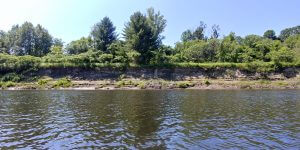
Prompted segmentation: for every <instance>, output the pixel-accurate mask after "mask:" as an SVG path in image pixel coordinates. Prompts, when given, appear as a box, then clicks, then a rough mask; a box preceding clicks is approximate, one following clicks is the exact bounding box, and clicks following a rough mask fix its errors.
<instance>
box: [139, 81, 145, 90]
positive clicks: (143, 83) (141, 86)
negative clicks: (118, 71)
mask: <svg viewBox="0 0 300 150" xmlns="http://www.w3.org/2000/svg"><path fill="white" fill-rule="evenodd" d="M138 87H139V88H140V89H146V84H145V82H139V84H138Z"/></svg>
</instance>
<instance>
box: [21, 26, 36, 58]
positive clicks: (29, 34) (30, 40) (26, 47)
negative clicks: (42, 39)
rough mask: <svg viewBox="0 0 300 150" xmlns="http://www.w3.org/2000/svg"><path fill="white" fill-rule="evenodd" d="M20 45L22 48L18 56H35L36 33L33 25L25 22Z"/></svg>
mask: <svg viewBox="0 0 300 150" xmlns="http://www.w3.org/2000/svg"><path fill="white" fill-rule="evenodd" d="M19 36H20V37H19V41H18V42H19V43H18V45H19V46H20V47H21V49H19V51H16V54H18V55H34V53H35V52H34V48H35V40H36V33H35V28H34V26H33V24H32V23H30V22H25V23H24V24H22V26H21V28H20V30H19Z"/></svg>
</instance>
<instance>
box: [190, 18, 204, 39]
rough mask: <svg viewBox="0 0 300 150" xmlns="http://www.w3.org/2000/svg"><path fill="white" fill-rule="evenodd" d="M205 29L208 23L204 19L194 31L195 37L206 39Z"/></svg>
mask: <svg viewBox="0 0 300 150" xmlns="http://www.w3.org/2000/svg"><path fill="white" fill-rule="evenodd" d="M205 29H206V24H205V23H204V22H203V21H200V25H199V26H198V27H197V28H196V30H195V31H194V33H193V36H194V38H195V39H196V40H204V39H205V35H204V33H205Z"/></svg>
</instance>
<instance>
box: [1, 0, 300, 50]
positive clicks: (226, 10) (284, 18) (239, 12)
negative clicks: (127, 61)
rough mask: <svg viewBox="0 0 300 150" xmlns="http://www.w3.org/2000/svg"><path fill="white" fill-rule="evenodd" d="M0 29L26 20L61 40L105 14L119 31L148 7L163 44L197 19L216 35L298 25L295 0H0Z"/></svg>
mask: <svg viewBox="0 0 300 150" xmlns="http://www.w3.org/2000/svg"><path fill="white" fill-rule="evenodd" d="M0 5H1V8H0V30H4V31H8V30H9V29H10V28H11V26H12V25H14V24H22V23H24V22H25V21H29V22H32V23H33V24H34V25H36V24H41V25H42V26H43V27H45V28H46V29H48V31H49V32H50V34H51V35H53V36H54V37H56V38H61V39H62V40H63V41H64V42H65V43H68V42H70V41H73V40H77V39H79V38H81V37H83V36H88V35H89V33H90V31H91V28H92V26H93V25H94V24H95V23H97V22H99V21H100V20H101V19H102V18H103V17H105V16H108V17H109V18H110V19H111V20H112V22H113V23H114V25H115V26H116V28H117V32H118V34H119V37H122V31H123V28H124V24H125V23H126V22H128V21H129V17H130V15H132V14H133V13H134V12H136V11H141V12H143V13H146V9H147V8H149V7H153V8H154V9H155V10H156V11H160V12H161V13H162V14H163V15H164V17H165V19H166V20H167V27H166V29H165V31H164V33H163V35H164V36H165V37H166V38H165V39H164V41H163V43H164V44H167V45H174V43H176V42H178V41H180V36H181V33H182V32H183V31H185V30H187V29H195V28H196V27H197V26H198V25H199V24H200V21H204V22H205V23H206V24H207V26H208V28H207V31H206V35H208V36H209V35H210V33H211V31H210V30H211V26H212V25H214V24H217V25H219V26H220V28H221V35H222V36H224V35H227V34H229V33H230V32H235V33H236V35H240V36H245V35H249V34H257V35H263V33H264V31H266V30H268V29H273V30H275V31H276V33H277V34H279V33H280V31H281V30H282V29H284V28H287V27H293V26H297V25H300V9H299V6H300V1H299V0H0Z"/></svg>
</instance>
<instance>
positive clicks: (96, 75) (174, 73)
mask: <svg viewBox="0 0 300 150" xmlns="http://www.w3.org/2000/svg"><path fill="white" fill-rule="evenodd" d="M30 76H49V77H52V78H61V77H70V78H71V79H75V80H76V79H77V80H103V79H118V78H120V77H126V78H141V79H156V78H161V79H166V80H189V79H202V78H211V79H249V80H258V79H270V80H284V79H288V78H295V77H300V68H286V69H283V70H281V71H277V72H268V73H259V72H248V71H243V70H239V69H226V68H218V69H202V68H159V69H155V68H127V69H116V68H98V69H82V68H53V69H40V70H38V71H37V72H34V73H30Z"/></svg>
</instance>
